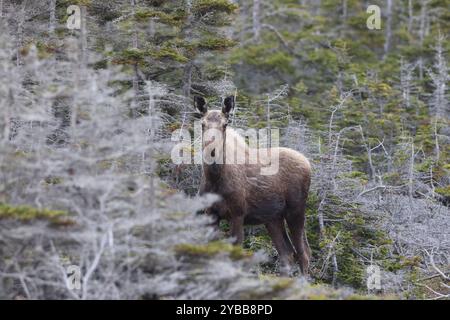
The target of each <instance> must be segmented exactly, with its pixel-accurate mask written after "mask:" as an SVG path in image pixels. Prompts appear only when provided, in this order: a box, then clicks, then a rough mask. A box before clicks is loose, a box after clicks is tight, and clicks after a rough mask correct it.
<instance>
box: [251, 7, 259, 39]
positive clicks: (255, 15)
mask: <svg viewBox="0 0 450 320" xmlns="http://www.w3.org/2000/svg"><path fill="white" fill-rule="evenodd" d="M260 9H261V1H260V0H253V11H252V17H253V40H254V41H255V42H258V41H259V38H260V33H261V21H260Z"/></svg>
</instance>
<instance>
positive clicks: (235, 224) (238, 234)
mask: <svg viewBox="0 0 450 320" xmlns="http://www.w3.org/2000/svg"><path fill="white" fill-rule="evenodd" d="M230 225H231V228H230V229H231V236H232V237H233V238H234V239H235V240H234V244H236V245H240V244H242V242H243V241H244V217H243V216H234V217H232V218H231V219H230Z"/></svg>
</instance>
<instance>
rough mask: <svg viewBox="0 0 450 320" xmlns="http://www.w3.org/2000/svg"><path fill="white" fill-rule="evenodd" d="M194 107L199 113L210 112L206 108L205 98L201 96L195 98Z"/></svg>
mask: <svg viewBox="0 0 450 320" xmlns="http://www.w3.org/2000/svg"><path fill="white" fill-rule="evenodd" d="M194 106H195V108H197V110H198V111H200V112H201V113H203V114H205V113H206V112H207V111H208V107H207V106H206V101H205V98H203V97H200V96H195V97H194Z"/></svg>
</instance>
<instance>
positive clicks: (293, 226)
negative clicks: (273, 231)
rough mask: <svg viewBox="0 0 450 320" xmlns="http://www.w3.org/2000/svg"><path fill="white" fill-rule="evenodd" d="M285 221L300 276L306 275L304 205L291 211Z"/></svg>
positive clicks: (307, 255)
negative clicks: (289, 232)
mask: <svg viewBox="0 0 450 320" xmlns="http://www.w3.org/2000/svg"><path fill="white" fill-rule="evenodd" d="M286 221H287V223H288V226H289V230H290V231H291V239H292V244H293V245H294V247H295V250H296V251H297V260H298V264H299V266H300V271H301V272H302V274H307V272H308V267H309V256H310V249H309V245H308V241H307V240H306V233H305V204H300V205H299V206H298V207H297V208H295V209H291V210H290V211H289V212H288V214H287V215H286Z"/></svg>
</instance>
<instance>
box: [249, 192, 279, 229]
mask: <svg viewBox="0 0 450 320" xmlns="http://www.w3.org/2000/svg"><path fill="white" fill-rule="evenodd" d="M285 207H286V202H285V200H284V199H283V198H281V197H272V198H269V199H260V200H259V201H257V202H254V203H249V208H248V213H247V215H246V216H245V220H244V223H245V224H263V223H266V222H268V221H270V220H274V219H276V218H278V217H280V216H281V215H282V213H283V211H284V209H285Z"/></svg>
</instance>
